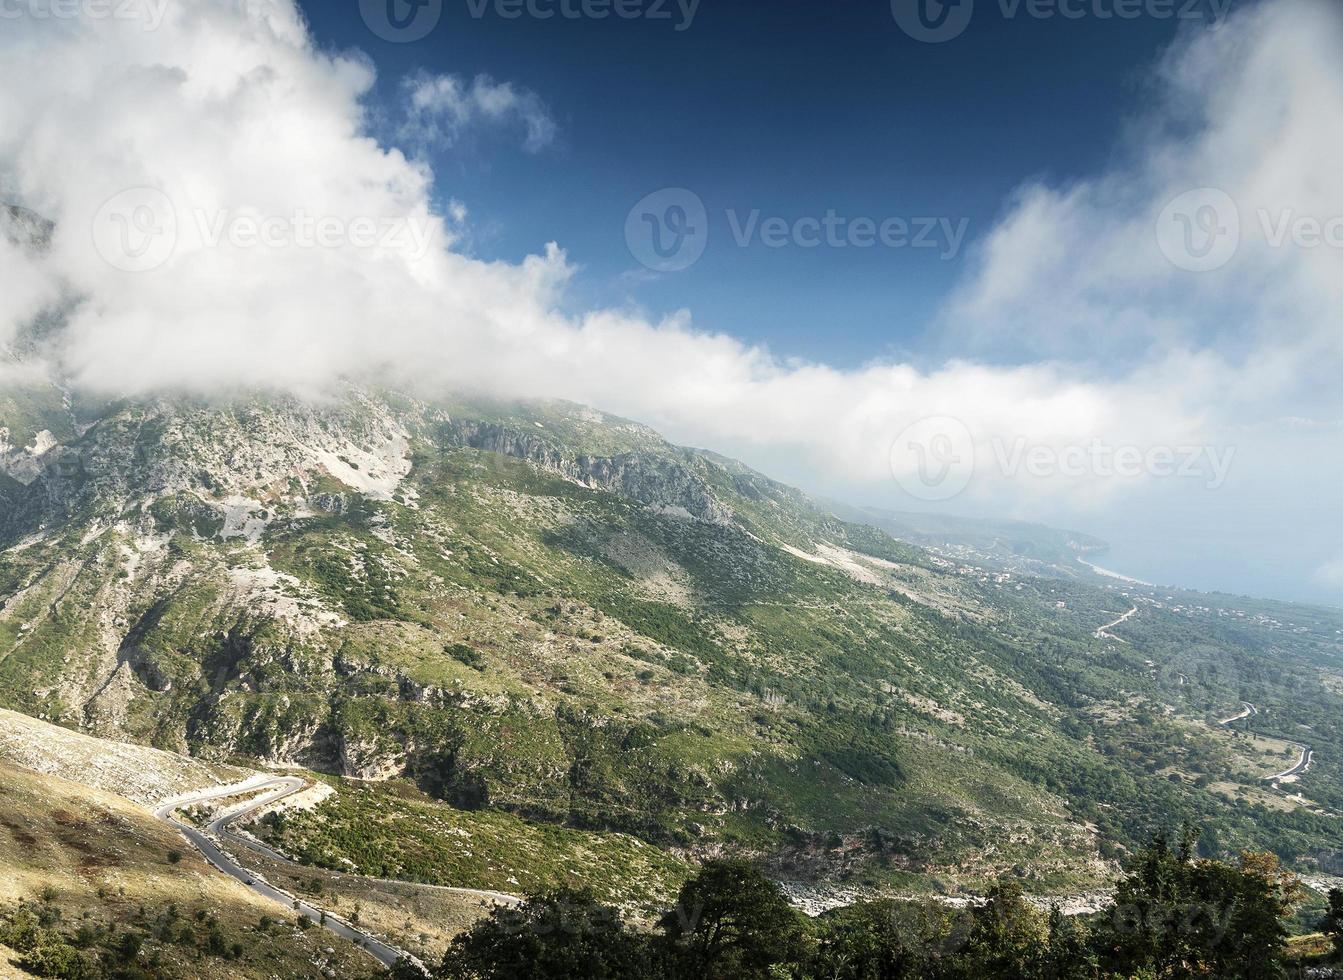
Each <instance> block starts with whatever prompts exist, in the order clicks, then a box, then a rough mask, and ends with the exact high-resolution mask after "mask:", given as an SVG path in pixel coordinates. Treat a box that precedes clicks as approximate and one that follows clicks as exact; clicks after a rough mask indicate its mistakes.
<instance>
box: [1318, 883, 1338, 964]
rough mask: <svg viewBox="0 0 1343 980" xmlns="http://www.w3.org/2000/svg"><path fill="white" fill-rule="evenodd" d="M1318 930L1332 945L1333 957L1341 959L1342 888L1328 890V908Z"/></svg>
mask: <svg viewBox="0 0 1343 980" xmlns="http://www.w3.org/2000/svg"><path fill="white" fill-rule="evenodd" d="M1320 929H1321V931H1322V932H1324V934H1325V935H1326V936H1328V937H1329V938H1330V940H1331V941H1332V942H1333V944H1334V956H1336V957H1337V958H1339V959H1343V888H1331V889H1329V907H1328V909H1327V910H1326V911H1325V913H1324V919H1323V920H1322V921H1321V922H1320Z"/></svg>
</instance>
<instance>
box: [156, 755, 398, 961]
mask: <svg viewBox="0 0 1343 980" xmlns="http://www.w3.org/2000/svg"><path fill="white" fill-rule="evenodd" d="M304 785H305V783H304V781H303V780H302V779H299V778H298V777H296V776H276V777H259V778H256V779H250V780H248V781H247V782H245V783H237V784H235V785H232V786H222V787H216V788H214V789H209V790H202V791H201V792H198V793H189V794H187V795H185V796H179V797H177V798H176V799H173V800H169V801H168V802H167V803H164V804H162V805H161V806H159V807H158V808H157V809H156V810H155V811H154V816H156V817H158V818H159V819H160V820H163V821H165V822H166V823H169V824H171V825H172V826H174V827H176V828H177V829H178V830H179V831H181V833H182V835H183V836H184V837H186V839H187V840H189V841H191V843H192V844H193V845H194V846H195V848H196V850H198V851H200V852H201V854H203V855H204V856H205V860H206V861H208V862H209V863H210V864H211V865H212V866H214V867H215V868H217V869H218V870H220V871H222V872H224V874H226V875H228V876H230V877H232V878H236V879H237V880H238V881H241V882H242V883H243V884H244V885H246V886H247V887H248V888H250V889H252V891H254V892H256V893H257V894H258V895H264V896H266V897H267V898H269V899H271V900H272V901H274V902H276V903H278V904H280V905H283V906H284V907H285V908H286V909H287V910H288V911H290V912H296V913H298V914H299V915H302V916H305V917H306V918H308V919H311V920H312V921H313V922H316V923H317V924H318V925H320V926H322V927H324V928H326V929H327V930H329V931H330V932H333V933H335V934H336V935H337V936H340V937H341V938H342V939H348V940H349V941H350V942H352V943H355V944H357V945H359V946H362V947H363V948H364V950H366V951H367V952H368V953H369V954H371V955H372V956H373V957H374V958H375V959H377V961H378V962H379V963H381V964H382V965H383V966H387V967H391V966H393V965H395V964H396V962H397V961H398V960H401V959H407V960H410V961H411V962H412V963H417V964H418V962H419V961H418V960H416V959H415V958H414V957H413V956H410V955H409V954H408V953H406V952H405V951H404V950H400V949H397V948H396V947H395V946H389V945H388V944H387V943H385V942H383V941H382V940H380V939H377V938H376V937H374V936H371V935H369V934H368V933H366V932H364V931H362V930H360V929H357V928H355V927H354V926H352V925H350V924H348V923H346V922H343V921H341V920H340V919H337V918H334V917H333V916H332V915H331V913H329V912H327V911H326V910H325V909H321V908H318V907H317V906H315V905H310V904H309V903H307V902H305V901H303V900H302V899H298V898H295V897H294V896H292V895H289V894H288V893H286V892H283V891H281V890H280V889H278V888H275V887H273V886H271V885H269V884H267V883H266V882H265V881H263V880H262V879H261V878H259V877H257V876H256V875H254V874H252V872H250V871H248V870H247V869H246V868H244V867H243V866H242V865H240V864H238V863H237V862H236V861H234V860H233V859H232V858H231V857H229V856H228V855H227V854H225V853H224V852H223V851H222V850H220V848H219V846H218V845H217V844H215V842H214V841H212V840H211V839H210V838H209V837H207V836H206V835H205V834H203V833H201V832H200V831H199V830H197V829H196V828H195V827H191V826H188V825H187V824H185V823H182V822H181V821H180V820H178V819H177V818H176V817H175V816H174V814H175V813H176V812H177V811H178V810H179V809H181V808H182V807H185V806H192V805H193V804H196V803H204V802H206V801H208V800H216V799H220V798H221V797H226V796H237V795H238V794H239V793H253V792H256V791H257V790H260V789H271V790H272V792H269V793H266V794H264V795H262V796H260V797H258V798H257V799H255V800H250V801H248V802H247V803H246V804H244V805H243V806H241V807H238V808H236V809H234V810H233V811H230V812H228V813H226V814H225V815H223V816H221V817H218V818H216V819H215V820H213V821H212V822H211V823H210V825H209V827H208V828H207V829H208V830H209V831H210V832H212V833H216V834H218V835H219V836H220V838H221V839H223V840H227V841H230V842H233V843H239V844H242V845H244V846H247V847H252V848H254V849H257V850H261V851H262V852H263V853H266V854H267V856H275V857H278V855H275V852H274V851H271V850H270V848H267V847H264V845H260V844H256V843H255V842H249V841H246V840H244V839H243V838H240V837H237V836H235V835H233V834H230V833H228V830H227V827H228V825H229V824H230V823H232V822H233V821H235V820H238V819H239V818H241V817H243V816H246V815H247V814H248V813H251V812H252V811H253V810H256V809H257V808H258V807H262V806H265V805H266V804H268V803H273V802H275V801H276V800H278V799H282V798H284V797H286V796H290V795H292V794H294V793H297V792H299V791H300V790H302V789H303V787H304ZM280 860H284V859H283V858H280ZM286 863H292V862H289V861H286Z"/></svg>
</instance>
